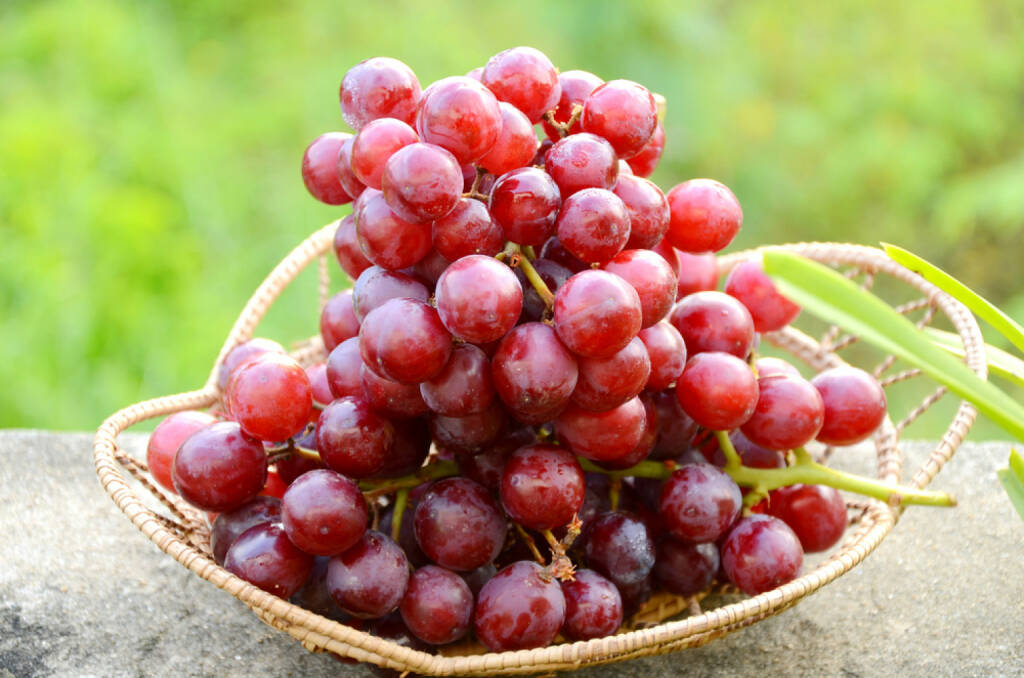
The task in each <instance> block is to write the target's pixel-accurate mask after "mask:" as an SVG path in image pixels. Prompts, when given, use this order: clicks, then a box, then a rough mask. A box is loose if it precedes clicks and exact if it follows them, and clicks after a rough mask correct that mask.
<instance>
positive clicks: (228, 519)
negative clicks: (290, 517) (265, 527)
mask: <svg viewBox="0 0 1024 678" xmlns="http://www.w3.org/2000/svg"><path fill="white" fill-rule="evenodd" d="M279 522H281V500H280V499H277V498H275V497H263V496H260V497H254V498H253V499H251V500H249V501H247V502H246V503H244V504H242V505H241V506H239V507H238V508H236V509H234V510H233V511H225V512H223V513H220V514H218V515H217V517H216V518H214V520H213V525H212V526H211V527H210V550H211V551H213V559H214V560H215V561H217V564H218V565H223V564H224V558H226V557H227V555H228V549H230V548H231V545H232V544H234V543H235V540H236V539H238V537H240V536H241V535H242V533H243V532H245V531H246V530H248V529H249V528H250V527H252V526H254V525H260V524H262V523H279Z"/></svg>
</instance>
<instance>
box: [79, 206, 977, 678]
mask: <svg viewBox="0 0 1024 678" xmlns="http://www.w3.org/2000/svg"><path fill="white" fill-rule="evenodd" d="M336 227H337V224H336V223H332V224H328V225H327V226H325V227H323V228H322V229H320V230H319V231H317V232H315V233H314V234H313V235H311V236H310V237H309V238H307V239H306V240H305V241H303V242H302V243H301V244H300V245H299V246H298V247H297V248H295V249H294V250H293V251H292V252H291V253H290V254H289V255H288V256H287V257H286V258H285V259H284V260H283V261H282V262H281V263H280V264H278V266H277V267H275V268H274V270H273V271H272V272H271V274H270V275H269V276H268V277H267V279H266V280H265V281H264V282H263V283H262V284H261V285H260V286H259V288H258V289H257V290H256V292H255V293H254V294H253V296H252V298H251V299H250V300H249V302H248V303H247V304H246V306H245V308H244V309H243V311H242V313H241V314H240V316H239V317H238V320H237V321H236V322H235V324H234V326H233V327H232V329H231V332H230V334H229V335H228V338H227V340H226V341H225V342H224V345H223V347H222V348H221V351H220V355H219V356H218V358H217V361H216V363H215V365H214V367H213V370H212V371H211V373H210V377H209V379H208V380H207V382H206V384H205V386H204V387H203V388H202V389H200V390H198V391H192V392H189V393H183V394H179V395H172V396H166V397H162V398H156V399H153V400H147V401H144V402H141V403H137V404H135V405H131V406H130V407H127V408H125V409H122V410H120V411H118V412H116V413H115V414H113V415H111V416H110V417H109V418H108V419H107V420H106V421H104V422H103V424H102V425H101V426H100V428H99V430H98V431H97V433H96V437H95V444H94V456H95V464H96V472H97V474H98V476H99V479H100V482H101V483H102V485H103V487H104V489H106V491H107V492H108V494H109V495H110V497H111V498H112V499H113V500H114V502H115V503H116V504H117V506H118V508H119V509H121V511H123V512H124V513H125V515H126V516H127V517H128V518H129V520H131V522H132V523H133V524H134V525H135V526H136V527H137V528H138V529H139V530H141V531H142V532H143V533H144V534H145V535H146V536H147V537H148V538H149V539H151V540H152V541H153V542H154V543H156V544H157V546H159V547H160V549H162V550H163V551H164V552H166V553H168V554H169V555H171V556H172V557H173V558H174V559H175V560H177V561H178V562H179V563H181V564H182V565H183V566H185V567H186V568H188V569H190V570H192V571H193V572H195V573H196V574H197V575H199V576H200V577H202V578H203V579H206V580H207V581H209V582H210V583H212V584H213V585H215V586H217V587H219V588H221V589H224V590H225V591H227V592H228V593H230V594H231V595H233V596H235V597H236V598H238V599H239V600H241V601H242V602H244V603H245V604H246V605H247V606H249V607H250V608H251V609H252V610H253V611H254V612H256V614H257V615H258V616H259V617H260V619H262V620H263V621H264V622H266V623H267V624H270V625H272V626H274V627H275V628H278V629H281V630H282V631H285V632H287V633H288V634H290V635H291V636H293V637H294V638H296V639H297V640H298V641H300V642H301V643H302V644H303V646H304V647H306V648H307V649H309V650H311V651H324V650H326V651H330V652H335V653H338V654H340V655H344V656H348V657H351V658H353V659H356V660H358V661H366V662H372V663H374V664H377V665H380V666H384V667H387V668H392V669H396V670H398V671H411V672H415V673H420V674H426V675H471V674H481V675H497V674H522V673H543V672H551V671H563V670H571V669H574V668H579V667H581V666H584V665H592V664H599V663H608V662H613V661H621V660H625V659H629V658H632V657H640V656H645V655H653V654H663V653H667V652H672V651H675V650H679V649H682V648H685V647H693V646H697V645H702V644H704V643H707V642H709V641H710V640H712V639H714V638H717V637H720V636H724V635H726V634H728V633H731V632H732V631H735V630H737V629H740V628H743V627H745V626H749V625H750V624H753V623H755V622H757V621H760V620H761V619H764V618H766V617H768V616H771V615H774V614H777V613H779V612H781V611H782V610H784V609H786V608H788V607H790V606H792V605H794V604H795V603H797V602H798V601H799V600H800V599H801V598H803V597H804V596H806V595H808V594H810V593H812V592H814V591H816V590H818V589H819V588H821V587H822V586H824V585H825V584H828V583H829V582H831V581H833V580H835V579H836V578H838V577H840V576H842V575H843V574H844V573H846V572H848V571H850V569H852V568H853V567H855V566H856V565H857V564H858V563H860V562H861V561H862V560H863V559H864V558H865V557H867V555H868V554H869V553H871V551H872V550H874V548H875V547H876V546H878V544H879V543H880V542H881V541H882V539H884V538H885V536H886V535H887V534H888V533H889V531H890V530H891V529H892V527H893V525H894V524H895V523H896V521H897V520H898V518H899V515H900V509H899V508H897V507H890V506H888V505H886V504H884V503H882V502H879V501H876V500H863V501H858V502H851V504H850V507H851V509H854V510H852V511H851V515H852V519H851V522H856V525H855V526H853V527H852V528H851V529H850V530H848V531H847V535H846V538H845V540H844V542H843V543H842V545H841V546H840V547H838V548H837V549H836V551H835V552H834V553H833V555H831V557H829V558H828V559H827V560H824V561H823V562H821V563H820V564H819V565H818V566H817V567H815V568H814V569H813V570H811V571H809V572H807V573H805V574H803V575H802V576H801V577H799V578H798V579H796V580H794V581H792V582H790V583H788V584H786V585H784V586H781V587H779V588H777V589H775V590H772V591H769V592H767V593H763V594H761V595H758V596H754V597H751V598H746V599H743V600H740V601H738V602H733V603H731V604H726V605H723V606H722V607H718V608H716V609H711V610H708V611H702V610H701V608H700V603H699V600H700V597H698V598H694V599H682V598H679V597H675V596H670V595H667V594H657V595H656V596H655V598H654V599H652V600H651V601H650V602H649V603H648V604H647V605H646V606H645V607H644V608H643V609H642V610H641V611H640V613H638V614H637V615H636V616H635V617H634V618H633V619H632V620H631V627H632V630H626V631H624V632H621V633H619V634H617V635H615V636H611V637H608V638H599V639H595V640H590V641H583V642H575V643H563V644H559V645H552V646H550V647H546V648H540V649H535V650H523V651H517V652H503V653H481V652H482V649H480V648H473V647H470V646H466V645H460V646H457V647H456V648H446V649H445V650H444V652H445V654H443V655H442V654H438V655H433V654H429V653H425V652H420V651H416V650H412V649H409V648H406V647H401V646H399V645H396V644H394V643H392V642H390V641H387V640H384V639H381V638H377V637H374V636H372V635H369V634H367V633H364V632H361V631H357V630H355V629H352V628H350V627H347V626H344V625H342V624H339V623H337V622H334V621H331V620H328V619H325V618H323V617H320V616H318V615H315V614H313V613H310V612H308V611H306V610H304V609H302V608H300V607H297V606H295V605H292V604H290V603H288V602H287V601H284V600H281V599H280V598H277V597H275V596H273V595H270V594H268V593H265V592H263V591H261V590H260V589H257V588H256V587H254V586H252V585H251V584H249V583H247V582H245V581H243V580H242V579H239V578H238V577H235V576H234V575H232V574H230V573H229V572H227V571H226V570H225V569H223V568H222V567H220V566H218V565H217V564H216V563H215V562H214V561H213V559H212V555H211V552H210V548H209V528H208V526H207V524H206V520H205V516H204V515H203V514H202V513H201V512H199V511H197V510H195V509H193V508H191V507H189V506H188V505H187V504H185V503H184V502H183V501H181V500H180V499H178V498H176V497H171V496H168V495H167V494H166V493H164V492H162V491H161V490H160V489H159V488H157V487H156V486H155V484H154V483H152V482H151V481H150V480H148V476H147V473H146V468H145V464H144V463H143V462H142V461H139V460H136V459H133V458H131V457H129V456H128V455H126V454H125V453H124V452H122V451H121V450H120V449H119V448H118V446H117V442H116V439H117V436H118V434H119V433H121V432H122V431H124V430H125V429H127V428H128V427H130V426H132V425H134V424H136V423H138V422H140V421H143V420H146V419H150V418H154V417H158V416H162V415H167V414H170V413H172V412H177V411H180V410H185V409H202V408H206V407H210V406H211V405H214V404H215V403H216V402H217V401H218V399H219V397H220V393H219V391H218V389H217V386H216V383H217V371H218V369H219V366H220V363H221V362H222V361H223V360H224V358H225V356H226V355H227V353H228V352H229V351H230V350H231V349H232V348H233V347H234V346H236V345H238V344H239V343H242V342H244V341H246V340H248V339H249V338H251V337H252V335H253V332H254V330H255V328H256V326H257V325H258V324H259V322H260V319H261V318H262V317H263V315H264V313H265V312H266V311H267V309H268V308H269V307H270V305H271V304H272V303H273V301H274V300H275V299H276V298H277V296H278V295H279V294H280V292H281V291H282V290H283V289H284V288H285V287H286V286H287V285H288V284H289V283H290V282H291V281H292V280H293V279H294V278H295V277H296V275H298V273H299V272H300V271H301V270H302V269H303V268H305V267H306V266H307V265H308V264H310V263H311V262H312V261H313V260H314V259H317V258H319V259H320V263H319V269H320V279H321V285H320V290H319V291H320V296H321V303H323V302H324V301H325V300H326V293H327V283H326V281H327V266H326V262H325V256H324V255H325V253H326V252H329V251H330V246H331V241H332V238H333V236H334V232H335V229H336ZM780 247H783V248H785V249H788V250H790V251H793V252H796V253H799V254H802V255H804V256H807V257H809V258H811V259H815V260H817V261H820V262H823V263H827V264H832V265H836V266H838V267H840V268H844V269H846V270H847V272H848V275H850V276H851V277H859V278H861V279H862V281H863V284H864V285H865V286H866V287H870V286H871V285H872V284H873V282H874V280H875V278H876V277H878V276H879V275H881V274H884V275H886V276H890V277H892V278H895V279H897V280H900V281H902V282H904V283H906V285H909V286H910V287H912V288H916V289H917V290H918V291H920V292H921V293H922V294H923V298H922V299H921V300H920V301H919V302H915V303H911V304H908V305H904V307H900V308H899V310H900V311H901V312H904V313H908V314H909V313H913V312H917V311H921V310H923V311H924V312H925V316H924V318H922V320H921V324H924V323H927V322H929V321H930V320H931V318H932V316H933V315H934V314H935V313H939V314H942V315H944V316H945V317H946V318H948V320H949V321H950V322H951V323H952V325H953V326H954V327H955V329H956V331H957V332H958V333H959V335H960V336H961V338H962V340H963V342H964V347H965V349H966V356H967V358H966V362H967V364H968V365H969V367H970V368H971V369H973V370H974V371H975V372H976V373H978V374H979V375H981V376H985V375H986V364H985V358H984V352H983V346H984V342H983V340H982V337H981V334H980V332H979V329H978V326H977V323H976V322H975V320H974V317H973V316H972V315H971V314H970V313H969V312H968V311H967V309H966V308H964V307H963V306H962V305H961V304H959V303H958V302H956V301H955V300H954V299H952V298H951V297H949V296H948V295H946V294H944V293H942V292H941V291H940V290H938V289H937V288H935V287H934V286H933V285H931V284H930V283H927V282H926V281H924V280H923V279H921V278H920V277H919V276H917V275H915V274H913V273H911V272H910V271H908V270H906V269H904V268H903V267H901V266H899V265H897V264H896V263H894V262H892V261H891V260H889V259H888V258H887V257H886V256H885V255H884V254H883V253H882V252H881V251H879V250H876V249H873V248H868V247H861V246H853V245H838V244H828V243H809V244H795V245H783V246H780ZM749 255H750V252H741V253H737V254H733V255H729V256H726V257H722V258H720V260H719V269H720V272H721V273H722V274H725V273H726V272H727V271H729V270H730V269H731V267H732V266H734V265H735V264H737V263H738V262H740V261H741V260H743V259H744V258H745V257H748V256H749ZM765 339H766V340H767V341H770V342H771V343H773V344H774V345H776V346H779V347H781V348H783V349H785V350H786V351H788V352H789V353H791V354H793V355H794V356H796V357H798V358H800V359H801V360H803V361H805V362H806V363H807V364H809V365H810V366H811V367H812V368H814V369H816V370H817V369H823V368H826V367H830V366H835V365H839V364H842V363H843V360H842V359H841V358H840V357H839V355H838V354H837V351H838V350H840V349H842V348H845V347H847V346H849V345H851V344H853V343H855V342H856V337H841V336H840V332H839V330H838V328H831V329H830V330H829V331H828V332H827V333H826V334H825V336H824V337H823V339H822V340H821V341H820V342H819V341H816V340H814V339H812V338H811V337H809V336H807V335H806V334H804V333H802V332H801V331H799V330H797V329H794V328H786V329H785V330H783V331H781V332H776V333H772V334H770V335H766V337H765ZM323 354H324V350H323V344H322V342H321V341H320V339H319V337H316V338H313V339H311V340H309V341H308V342H307V343H306V344H305V345H303V346H302V347H300V348H299V349H297V351H296V352H294V353H293V355H295V356H296V357H297V358H298V359H299V360H300V362H304V363H308V362H311V361H313V360H316V359H322V358H323ZM891 366H892V360H889V359H887V360H885V361H883V363H882V364H881V365H879V366H878V368H877V369H876V373H877V374H879V375H882V374H883V373H885V372H886V371H887V370H888V369H889V368H890V367H891ZM916 374H917V372H916V370H905V371H903V372H899V373H896V374H893V375H891V376H888V377H885V376H883V377H882V378H883V381H884V382H887V383H896V382H898V381H902V380H904V379H908V378H912V377H914V376H916ZM942 393H943V391H942V390H941V389H940V390H939V391H936V392H935V393H933V394H932V395H930V396H929V397H928V398H926V399H925V401H924V402H923V403H922V405H921V406H920V407H918V408H916V409H915V410H914V412H911V413H910V415H908V417H907V418H906V419H904V420H903V421H901V422H898V423H894V422H893V421H891V420H890V419H888V418H887V419H886V421H885V423H884V424H883V426H882V427H880V429H879V431H878V432H877V433H876V434H875V436H874V444H875V447H876V449H877V452H878V477H879V478H880V479H882V480H885V481H888V482H897V483H898V482H900V481H901V476H902V457H901V455H900V451H899V446H898V443H899V434H900V432H901V431H902V429H903V428H905V426H906V425H907V424H909V423H910V421H912V420H913V418H915V417H916V416H918V415H920V414H921V413H922V412H923V411H924V410H925V409H927V407H928V406H929V405H930V404H931V403H932V402H934V401H935V400H937V399H938V398H940V397H941V396H942ZM975 414H976V413H975V410H974V408H973V407H971V406H970V405H969V404H967V403H961V404H960V406H959V408H958V410H957V412H956V415H955V417H954V418H953V420H952V422H951V423H950V425H949V427H948V429H947V430H946V432H945V434H944V435H943V436H942V439H941V440H940V441H939V443H938V444H937V445H936V447H935V449H934V450H933V451H932V453H931V455H930V457H929V458H928V460H927V461H926V462H925V463H924V465H923V466H922V467H921V468H920V469H918V470H917V471H916V473H915V474H914V476H913V478H912V480H911V484H912V485H913V486H915V487H919V488H920V487H924V486H925V485H927V484H928V483H929V482H930V481H931V479H932V478H933V477H934V476H935V474H936V473H938V471H939V470H940V469H941V468H942V466H943V465H944V464H945V463H946V462H947V461H949V459H950V458H951V457H952V455H953V453H954V452H955V450H956V448H957V447H958V446H959V444H960V443H961V441H962V440H963V438H964V436H965V435H966V433H967V431H968V430H969V428H970V426H971V425H972V423H973V422H974V418H975ZM828 452H829V450H827V449H826V451H825V455H824V456H827V454H828ZM125 471H127V472H128V475H127V476H126V474H125ZM129 476H131V477H129ZM132 478H134V479H135V480H137V481H139V482H141V487H143V488H144V489H145V490H146V491H147V492H149V493H150V494H152V495H153V496H154V497H156V498H157V499H159V501H160V502H161V503H162V505H163V508H164V509H165V513H167V514H169V515H164V514H163V513H161V512H157V511H155V510H153V508H151V507H150V505H148V504H147V503H146V502H145V501H144V500H143V497H142V496H140V494H139V493H137V491H136V489H137V488H138V487H139V485H136V486H135V487H133V486H132V485H131V484H130V482H131V479H132ZM152 503H153V502H152V499H150V504H152ZM686 611H689V612H690V616H688V617H685V618H682V619H678V620H676V621H667V622H664V623H662V622H663V620H665V619H669V618H672V617H675V616H677V615H679V614H681V613H683V612H686ZM452 652H456V653H458V654H456V655H452V654H451V653H452Z"/></svg>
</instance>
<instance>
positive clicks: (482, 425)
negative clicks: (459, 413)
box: [430, 403, 508, 454]
mask: <svg viewBox="0 0 1024 678" xmlns="http://www.w3.org/2000/svg"><path fill="white" fill-rule="evenodd" d="M507 423H508V415H507V414H506V412H505V408H503V407H502V406H501V404H500V403H491V404H490V405H489V406H488V407H486V408H484V409H483V410H482V411H481V412H477V413H475V414H467V415H466V416H464V417H446V416H444V415H440V414H435V415H434V416H433V417H431V418H430V432H431V434H432V435H433V437H434V441H435V442H436V443H437V445H438V446H439V447H443V448H445V449H448V450H451V451H452V452H459V453H463V454H468V453H474V452H479V451H480V450H482V449H483V448H486V447H488V446H489V445H491V444H493V443H494V442H495V441H496V440H497V439H498V437H499V436H500V435H501V433H502V431H504V430H505V425H506V424H507Z"/></svg>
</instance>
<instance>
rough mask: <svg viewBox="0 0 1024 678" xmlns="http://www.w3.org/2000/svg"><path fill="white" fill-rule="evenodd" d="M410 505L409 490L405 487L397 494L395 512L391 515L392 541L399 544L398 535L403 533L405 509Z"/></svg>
mask: <svg viewBox="0 0 1024 678" xmlns="http://www.w3.org/2000/svg"><path fill="white" fill-rule="evenodd" d="M408 505H409V488H408V487H403V488H402V489H400V490H399V491H398V492H396V493H395V510H394V512H393V513H392V514H391V540H392V541H394V542H395V543H398V535H400V534H401V533H402V517H403V516H404V515H405V507H406V506H408Z"/></svg>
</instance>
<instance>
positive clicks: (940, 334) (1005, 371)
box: [924, 327, 1024, 388]
mask: <svg viewBox="0 0 1024 678" xmlns="http://www.w3.org/2000/svg"><path fill="white" fill-rule="evenodd" d="M924 331H925V334H927V335H928V336H929V337H930V338H931V340H932V342H934V343H935V344H937V345H939V346H941V347H942V348H944V349H946V350H947V351H949V352H950V353H952V354H953V355H955V356H960V357H961V358H963V357H964V356H965V355H967V352H966V351H964V342H963V340H962V339H961V338H960V335H959V334H955V333H953V332H946V331H945V330H937V329H935V328H934V327H926V328H924ZM985 360H986V361H987V362H988V371H989V374H995V375H997V376H999V377H1002V378H1003V379H1006V380H1007V381H1012V382H1013V383H1015V384H1017V385H1018V386H1020V387H1022V388H1024V360H1021V359H1020V358H1018V357H1016V356H1013V355H1010V354H1009V353H1007V352H1006V351H1004V350H1002V349H1001V348H996V347H995V346H992V345H991V344H985Z"/></svg>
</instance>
